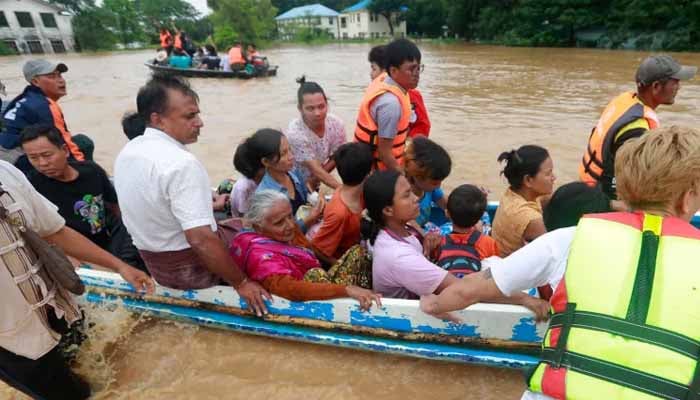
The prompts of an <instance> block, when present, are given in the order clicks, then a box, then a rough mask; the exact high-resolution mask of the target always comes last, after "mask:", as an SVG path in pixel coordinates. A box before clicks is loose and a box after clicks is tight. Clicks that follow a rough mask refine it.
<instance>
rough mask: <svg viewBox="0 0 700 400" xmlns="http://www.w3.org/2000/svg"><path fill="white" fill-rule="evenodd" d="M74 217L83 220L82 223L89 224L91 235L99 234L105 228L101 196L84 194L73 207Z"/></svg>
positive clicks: (103, 204)
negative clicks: (76, 216)
mask: <svg viewBox="0 0 700 400" xmlns="http://www.w3.org/2000/svg"><path fill="white" fill-rule="evenodd" d="M73 211H74V212H75V215H79V216H81V217H82V218H83V221H84V222H87V223H88V224H90V231H91V232H92V234H96V233H100V232H101V231H102V229H103V228H104V226H105V203H104V200H102V195H101V194H100V195H97V196H93V195H91V194H86V195H85V196H83V198H82V200H78V201H77V202H76V203H75V204H74V205H73Z"/></svg>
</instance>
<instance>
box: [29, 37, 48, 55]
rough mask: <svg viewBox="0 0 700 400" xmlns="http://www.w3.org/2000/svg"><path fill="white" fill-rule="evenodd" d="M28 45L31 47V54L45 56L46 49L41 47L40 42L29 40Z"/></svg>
mask: <svg viewBox="0 0 700 400" xmlns="http://www.w3.org/2000/svg"><path fill="white" fill-rule="evenodd" d="M27 45H28V46H29V52H30V53H32V54H44V48H43V47H42V46H41V42H40V41H38V40H27Z"/></svg>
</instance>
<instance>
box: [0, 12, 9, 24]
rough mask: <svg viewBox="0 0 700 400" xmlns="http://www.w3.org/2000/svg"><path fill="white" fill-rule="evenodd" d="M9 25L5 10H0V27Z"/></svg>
mask: <svg viewBox="0 0 700 400" xmlns="http://www.w3.org/2000/svg"><path fill="white" fill-rule="evenodd" d="M6 26H10V24H9V23H8V22H7V18H6V17H5V12H4V11H0V27H6Z"/></svg>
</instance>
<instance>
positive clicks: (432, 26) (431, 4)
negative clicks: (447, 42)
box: [406, 0, 448, 37]
mask: <svg viewBox="0 0 700 400" xmlns="http://www.w3.org/2000/svg"><path fill="white" fill-rule="evenodd" d="M447 13H448V4H447V0H414V1H412V2H411V4H410V7H409V9H408V11H407V12H406V28H407V30H408V32H409V33H411V34H418V35H421V36H430V37H438V36H442V33H443V32H442V26H443V25H445V24H446V23H447Z"/></svg>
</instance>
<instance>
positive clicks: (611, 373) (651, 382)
mask: <svg viewBox="0 0 700 400" xmlns="http://www.w3.org/2000/svg"><path fill="white" fill-rule="evenodd" d="M542 361H543V362H545V363H547V364H549V365H551V366H552V367H554V368H559V367H557V366H555V365H556V364H557V362H558V364H559V365H560V366H562V367H565V368H567V369H568V370H571V371H575V372H578V373H581V374H584V375H588V376H591V377H594V378H596V379H600V380H603V381H607V382H611V383H614V384H615V385H618V386H623V387H627V388H630V389H633V390H636V391H639V392H643V393H646V394H649V395H652V396H656V397H659V398H662V399H668V400H679V399H683V400H685V399H694V398H697V397H693V396H697V395H698V394H697V393H693V394H691V389H690V387H688V386H686V385H682V384H679V383H677V382H674V381H671V380H668V379H665V378H662V377H659V376H655V375H651V374H648V373H646V372H642V371H639V370H636V369H633V368H627V367H623V366H621V365H616V364H613V363H610V362H608V361H604V360H599V359H597V358H591V357H588V356H584V355H582V354H578V353H574V352H570V351H566V352H564V354H563V355H562V357H561V360H559V356H558V355H557V353H556V350H555V349H551V348H550V349H545V350H543V351H542Z"/></svg>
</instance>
